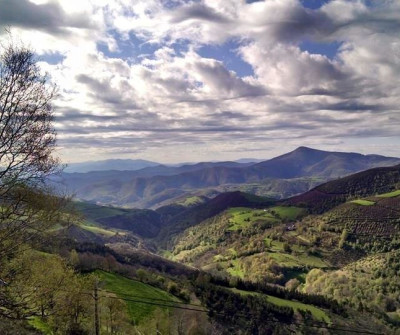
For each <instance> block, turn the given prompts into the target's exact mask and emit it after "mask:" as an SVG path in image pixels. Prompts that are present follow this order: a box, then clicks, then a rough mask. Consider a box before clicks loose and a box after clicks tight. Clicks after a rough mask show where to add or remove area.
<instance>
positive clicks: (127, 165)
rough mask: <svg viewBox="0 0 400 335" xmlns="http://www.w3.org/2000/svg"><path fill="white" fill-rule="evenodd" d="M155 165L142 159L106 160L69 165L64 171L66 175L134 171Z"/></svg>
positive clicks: (155, 164)
mask: <svg viewBox="0 0 400 335" xmlns="http://www.w3.org/2000/svg"><path fill="white" fill-rule="evenodd" d="M157 165H160V164H159V163H156V162H151V161H147V160H143V159H106V160H101V161H90V162H82V163H70V164H68V165H67V167H66V168H65V170H64V171H65V172H68V173H74V172H78V173H85V172H91V171H107V170H118V171H136V170H140V169H144V168H147V167H151V166H157Z"/></svg>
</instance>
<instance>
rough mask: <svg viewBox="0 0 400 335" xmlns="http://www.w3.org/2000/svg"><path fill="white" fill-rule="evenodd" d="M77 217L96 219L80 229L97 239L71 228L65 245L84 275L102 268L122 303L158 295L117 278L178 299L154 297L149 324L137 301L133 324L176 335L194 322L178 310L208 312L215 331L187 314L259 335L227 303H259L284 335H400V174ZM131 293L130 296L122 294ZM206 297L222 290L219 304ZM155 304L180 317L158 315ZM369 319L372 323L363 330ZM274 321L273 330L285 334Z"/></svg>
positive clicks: (83, 205) (370, 173) (86, 209)
mask: <svg viewBox="0 0 400 335" xmlns="http://www.w3.org/2000/svg"><path fill="white" fill-rule="evenodd" d="M76 208H77V209H79V211H80V212H81V213H82V215H83V218H84V221H82V223H81V224H80V225H79V226H77V227H76V229H77V231H81V232H82V231H84V232H86V234H83V235H82V234H81V233H78V232H77V231H73V232H70V231H68V230H64V231H63V233H62V235H61V236H64V238H66V239H68V240H71V241H74V242H73V244H76V247H75V249H76V250H77V251H78V255H79V262H78V264H80V265H78V266H79V267H83V268H85V269H86V270H85V271H87V270H88V269H102V271H103V272H95V273H97V275H98V276H99V278H100V280H101V281H102V282H103V283H104V285H105V287H106V288H108V289H109V290H111V291H112V292H114V294H117V296H120V297H121V299H123V297H124V296H123V295H121V294H122V293H123V294H127V295H129V292H130V294H133V295H137V296H138V297H140V298H143V299H145V298H146V296H142V295H141V294H139V293H138V292H139V291H140V290H139V291H138V290H137V289H136V288H135V287H136V286H137V285H138V284H135V283H133V282H132V283H131V282H129V280H128V279H123V278H119V277H115V276H118V275H117V273H120V274H124V275H125V276H127V277H129V278H132V279H134V280H136V281H138V282H142V283H148V284H150V285H152V286H155V287H158V288H160V289H161V290H164V292H166V293H162V292H161V291H160V293H157V294H155V295H152V294H150V295H149V296H148V297H147V298H148V299H147V300H146V299H145V302H144V304H146V303H149V308H148V309H145V310H148V312H146V313H145V314H146V316H147V318H148V319H146V318H144V319H141V317H139V316H137V314H135V313H136V312H134V310H135V309H136V308H137V306H138V304H139V305H140V302H139V303H137V302H136V303H134V302H133V303H132V306H131V305H130V303H129V301H127V303H128V307H127V308H128V311H129V313H128V318H129V317H130V318H132V319H134V320H136V321H135V323H136V324H137V327H140V325H141V324H142V325H143V322H144V321H143V320H152V321H145V322H146V323H147V322H153V321H154V320H158V321H157V322H158V324H159V325H161V324H164V327H167V328H168V329H173V326H172V324H171V320H172V319H174V318H175V319H174V320H175V322H176V320H177V319H176V318H182V314H180V315H181V316H177V315H178V314H176V313H177V312H176V311H177V310H178V309H179V308H177V306H181V307H182V306H184V304H187V305H185V306H189V307H190V306H192V305H196V306H197V307H194V308H200V307H199V306H202V307H201V308H208V312H207V313H208V315H209V316H210V317H211V320H213V321H212V322H211V323H210V322H209V321H205V320H206V319H202V318H203V317H205V315H206V314H207V313H205V312H199V311H197V312H196V311H190V310H189V309H188V310H187V311H186V312H188V313H189V314H190V313H192V314H190V315H191V316H190V318H193V320H192V321H191V322H192V323H193V324H196V325H197V326H196V327H197V328H198V329H200V328H201V327H200V323H204V327H205V328H202V329H203V331H205V329H211V328H212V329H214V331H217V330H218V329H219V330H218V331H222V329H225V331H227V330H228V329H231V331H234V330H235V329H236V330H237V329H239V328H240V329H247V330H250V329H251V323H247V322H244V321H243V320H242V319H241V318H240V317H239V318H238V319H237V320H236V321H233V319H232V318H227V317H226V315H225V313H233V310H232V309H230V307H229V306H230V305H229V304H223V305H221V304H220V302H219V301H220V300H219V299H228V300H229V301H230V300H232V301H237V303H239V301H240V304H244V305H243V306H245V305H246V304H253V303H255V301H257V304H261V305H260V306H265V307H263V308H265V309H266V310H269V312H268V313H272V314H271V316H272V315H273V317H272V319H273V320H274V322H276V323H277V324H280V325H281V327H283V328H282V329H286V330H284V333H285V332H290V331H291V330H293V329H300V328H299V327H300V325H301V328H302V329H303V331H305V329H308V330H307V332H308V331H310V330H311V329H314V328H315V324H318V323H320V326H321V327H322V328H321V329H322V330H321V331H322V332H318V331H316V330H313V331H315V332H316V333H321V334H322V333H323V329H325V330H327V331H328V332H329V333H333V334H336V333H338V334H339V333H341V332H340V329H342V328H341V327H348V328H350V329H354V330H357V331H361V332H363V331H366V329H369V330H371V329H372V330H373V332H374V331H375V332H376V333H393V334H395V333H396V329H397V327H398V325H399V324H398V322H399V318H400V314H399V313H400V302H399V301H398V295H397V294H398V292H399V291H400V287H399V283H398V281H397V280H396V279H395V278H396V277H397V276H398V275H399V272H398V271H399V269H400V268H399V265H398V255H397V254H398V250H399V247H400V168H399V166H398V165H397V166H393V167H382V168H373V169H370V170H366V171H362V172H359V173H356V174H353V175H350V176H347V177H343V178H339V179H334V180H331V181H329V182H327V183H323V184H321V185H319V186H316V187H314V188H313V189H311V190H309V191H306V192H304V193H303V194H301V195H295V196H293V197H289V198H287V199H273V198H270V197H265V196H264V197H260V196H258V195H254V194H249V193H244V192H240V191H233V192H225V193H219V194H218V192H216V193H214V194H213V195H212V196H210V194H208V196H205V195H197V196H193V195H188V196H182V195H181V196H180V197H179V198H178V199H177V201H176V202H172V203H170V204H168V205H164V206H161V207H159V208H157V209H130V208H118V207H108V206H103V205H96V204H93V203H87V202H77V203H76ZM87 234H89V235H87ZM89 241H91V242H92V243H95V244H100V245H103V246H104V247H105V248H106V249H104V251H102V252H100V253H99V252H98V251H96V248H94V249H93V247H89V246H87V247H84V245H86V244H87V243H88V242H89ZM80 245H81V246H80ZM88 247H89V249H88V250H86V249H85V248H88ZM82 248H83V249H82ZM107 250H108V251H107ZM104 252H105V254H104ZM107 254H109V255H112V258H113V259H114V261H113V262H114V263H111V264H113V265H110V264H109V265H106V264H108V263H107V262H106V263H105V262H104V261H102V260H101V259H103V258H104V257H109V258H110V257H111V256H105V255H107ZM84 255H86V256H84ZM96 255H98V256H96ZM100 255H101V256H100ZM85 257H89V259H85ZM96 259H98V260H96ZM85 264H86V265H85ZM122 269H125V270H122ZM127 269H132V270H127ZM134 269H135V270H134ZM91 271H92V270H91ZM96 271H99V270H96ZM104 271H112V272H113V274H112V273H110V272H104ZM126 271H128V272H126ZM178 276H179V277H178ZM121 280H122V281H125V282H124V283H123V282H121ZM118 283H120V284H118ZM120 285H121V287H123V288H120V289H118V286H120ZM141 290H142V289H141ZM146 290H147V289H144V288H143V290H142V292H143V293H144V292H146ZM205 292H215V293H212V294H217V296H218V298H216V296H215V297H214V298H212V296H210V295H209V294H211V293H207V295H206V296H205V295H204V294H205ZM216 292H218V293H216ZM165 294H167V295H165ZM168 294H172V295H171V296H168ZM224 297H225V298H224ZM152 299H159V300H160V301H161V300H162V301H164V300H165V301H164V302H163V303H166V304H167V306H175V307H176V308H174V307H169V309H168V308H167V307H163V306H160V309H155V308H153V307H152V308H150V307H151V306H153V305H151V304H150V303H151V302H154V300H152ZM215 299H216V300H215ZM254 299H255V300H254ZM260 299H261V300H260ZM167 300H168V301H169V302H168V303H167ZM253 300H254V301H253ZM261 301H262V302H261ZM176 303H177V304H178V305H176ZM130 306H131V307H130ZM165 308H167V309H165ZM282 308H283V309H282ZM172 310H174V312H172ZM211 310H214V312H211ZM183 311H185V310H183ZM228 311H229V312H228ZM246 311H248V309H246ZM181 312H182V311H181ZM242 312H243V311H241V309H240V308H236V310H235V313H239V314H240V313H242ZM154 313H156V314H154ZM171 313H172V314H171ZM174 313H175V314H174ZM215 313H217V314H215ZM218 313H220V314H221V315H220V316H219V317H218V316H217V315H219V314H218ZM246 313H247V312H246ZM251 313H253V312H251ZM199 314H200V315H202V316H201V318H200V319H199V317H200V316H199ZM168 315H169V316H168ZM213 315H214V316H213ZM224 315H225V316H224ZM252 315H253V316H252V317H254V320H253V321H254V322H255V323H256V324H259V323H258V321H256V320H257V316H256V314H252ZM366 315H368V317H369V318H370V319H369V322H368V325H367V324H366V323H365V320H363V318H364V317H365V316H366ZM185 317H186V316H185ZM171 318H172V319H171ZM180 320H182V319H180ZM200 320H203V321H200ZM307 320H308V321H307ZM182 322H183V321H182ZM274 322H269V323H267V324H268V325H269V326H268V327H269V329H270V330H273V331H276V330H277V328H276V327H275V326H277V324H276V325H275V326H274ZM321 323H322V324H321ZM160 327H161V326H160ZM171 327H172V328H171ZM210 327H211V328H210ZM221 327H222V328H221ZM238 327H239V328H238ZM248 327H250V328H248ZM324 327H325V328H324ZM335 327H336V328H337V329H338V330H337V331H335V330H334V329H335ZM330 328H332V330H329V329H330ZM137 329H140V328H137ZM259 329H261V328H259ZM343 329H344V328H343ZM259 331H261V333H262V332H263V331H262V330H259ZM222 333H224V331H222Z"/></svg>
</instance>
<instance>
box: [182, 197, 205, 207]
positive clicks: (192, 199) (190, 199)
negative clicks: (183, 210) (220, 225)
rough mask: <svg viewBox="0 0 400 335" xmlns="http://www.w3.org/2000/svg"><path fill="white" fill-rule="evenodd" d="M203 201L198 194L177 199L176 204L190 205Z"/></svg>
mask: <svg viewBox="0 0 400 335" xmlns="http://www.w3.org/2000/svg"><path fill="white" fill-rule="evenodd" d="M202 203H204V200H203V199H202V198H200V197H198V196H193V197H188V198H186V199H184V200H182V201H179V202H178V204H179V205H182V206H185V207H192V206H195V205H199V204H202Z"/></svg>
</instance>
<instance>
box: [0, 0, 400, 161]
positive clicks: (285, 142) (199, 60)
mask: <svg viewBox="0 0 400 335" xmlns="http://www.w3.org/2000/svg"><path fill="white" fill-rule="evenodd" d="M78 3H79V6H78V5H77V4H78ZM0 7H2V8H6V9H5V10H2V11H1V12H0V26H7V25H11V26H12V27H13V30H15V32H16V33H17V34H18V36H21V39H22V40H26V41H32V44H34V46H35V48H37V52H38V53H39V54H40V55H41V57H43V62H41V66H42V67H43V69H44V70H47V71H48V72H49V73H51V75H52V80H53V81H54V82H57V83H58V85H59V87H60V93H61V94H60V97H59V98H58V100H57V101H55V102H54V106H55V110H56V126H57V129H58V132H59V139H60V145H61V147H62V149H61V154H62V155H63V157H65V158H66V159H67V160H86V159H88V158H91V159H96V157H97V158H99V157H102V156H104V155H105V156H113V155H114V156H115V155H118V154H120V155H126V156H128V155H133V154H140V155H141V156H142V157H143V158H148V159H154V157H153V156H155V157H164V160H166V161H168V160H170V161H173V160H179V161H195V160H202V159H220V158H222V157H221V156H223V155H225V156H224V159H229V158H238V157H234V153H235V152H236V153H238V154H239V153H241V152H244V151H246V150H248V151H251V150H254V152H258V153H259V155H260V157H265V156H262V155H268V156H270V155H272V154H273V153H280V152H283V151H287V150H290V149H291V148H293V147H295V146H297V145H316V144H318V143H321V145H322V146H323V148H336V149H337V148H342V149H346V145H347V147H348V148H349V149H351V150H353V151H357V150H355V149H356V148H355V146H356V145H358V146H359V148H360V151H364V152H365V150H367V149H366V147H363V146H362V141H359V142H357V144H355V143H356V142H355V139H365V143H366V145H367V146H369V147H370V148H372V149H374V150H375V149H376V148H377V146H374V145H373V143H372V142H371V141H372V140H371V138H376V139H377V138H383V139H385V138H386V142H387V144H388V148H389V147H390V145H389V144H390V143H392V144H393V143H397V142H400V138H399V135H398V127H399V125H400V113H399V107H398V106H399V105H400V101H399V100H400V98H399V96H400V34H399V33H400V3H399V2H398V1H382V2H376V3H375V2H373V3H372V4H371V2H369V1H361V0H360V1H344V0H332V1H329V2H328V3H327V4H325V5H323V6H322V7H320V8H318V9H315V10H314V9H309V8H304V7H303V6H302V4H301V2H300V1H297V0H279V1H278V0H269V1H257V2H252V3H249V2H246V1H237V0H199V1H184V0H182V1H181V0H179V1H158V0H135V1H130V0H119V1H113V2H108V1H105V0H99V1H96V2H92V1H86V0H80V1H79V2H78V1H73V0H71V1H68V2H67V1H40V2H37V1H35V2H29V1H27V0H13V1H10V0H0ZM232 41H234V43H231V42H232ZM304 41H312V42H315V43H319V44H320V45H321V46H322V48H323V45H324V43H328V44H329V43H337V44H338V45H340V47H339V48H338V51H337V54H336V55H334V56H333V57H330V58H328V57H326V56H325V55H323V54H315V53H312V52H311V51H307V50H304V48H303V46H304V44H302V42H304ZM132 44H135V50H130V48H129V46H130V45H132ZM139 44H140V45H139ZM229 44H232V45H235V47H234V50H228V48H222V45H225V46H226V45H229ZM104 45H106V46H107V47H106V48H105V47H100V46H104ZM144 46H146V47H144ZM204 46H212V47H213V50H214V49H215V50H220V51H221V52H222V54H221V57H219V59H218V60H217V59H213V58H211V57H208V58H207V57H204V56H203V57H202V56H201V52H200V50H201V48H202V47H204ZM236 46H237V47H236ZM301 47H302V48H303V49H302V48H301ZM141 50H143V52H142V54H140V52H141ZM54 54H56V55H61V56H62V57H59V59H60V60H59V62H58V63H56V64H54V62H53V63H51V62H50V61H49V62H46V57H47V56H49V55H54ZM233 55H234V57H239V58H240V60H241V61H242V62H245V63H246V64H248V66H251V68H252V70H253V71H252V72H251V71H250V72H249V73H251V74H252V75H248V76H242V77H241V76H239V75H238V74H237V73H236V72H235V71H232V70H230V68H229V62H230V59H231V58H232V57H233ZM377 141H378V140H377ZM396 141H397V142H396ZM379 143H380V146H379V148H383V144H382V143H383V142H379ZM335 146H337V147H335ZM264 147H265V149H260V148H264ZM74 148H75V149H74ZM372 149H371V150H372ZM388 150H389V149H388ZM388 152H389V151H388ZM390 153H391V154H392V155H393V146H391V147H390ZM398 155H399V156H400V152H398Z"/></svg>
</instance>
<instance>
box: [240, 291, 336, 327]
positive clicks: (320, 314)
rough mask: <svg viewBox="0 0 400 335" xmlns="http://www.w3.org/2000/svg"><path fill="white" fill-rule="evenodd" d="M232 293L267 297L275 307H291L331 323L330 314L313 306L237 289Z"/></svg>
mask: <svg viewBox="0 0 400 335" xmlns="http://www.w3.org/2000/svg"><path fill="white" fill-rule="evenodd" d="M232 291H234V292H236V293H239V294H243V295H259V296H263V297H266V298H267V300H268V301H269V302H270V303H272V304H274V305H277V306H284V307H291V308H293V309H294V310H295V311H298V310H303V311H309V312H310V313H311V314H312V316H313V317H314V319H315V320H317V321H322V322H326V323H328V324H330V323H331V319H330V318H329V316H328V314H326V313H325V312H324V311H323V310H322V309H319V308H317V307H315V306H313V305H308V304H303V303H302V302H298V301H293V300H287V299H281V298H277V297H273V296H271V295H267V294H262V293H257V292H249V291H243V290H238V289H235V288H234V289H232Z"/></svg>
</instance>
